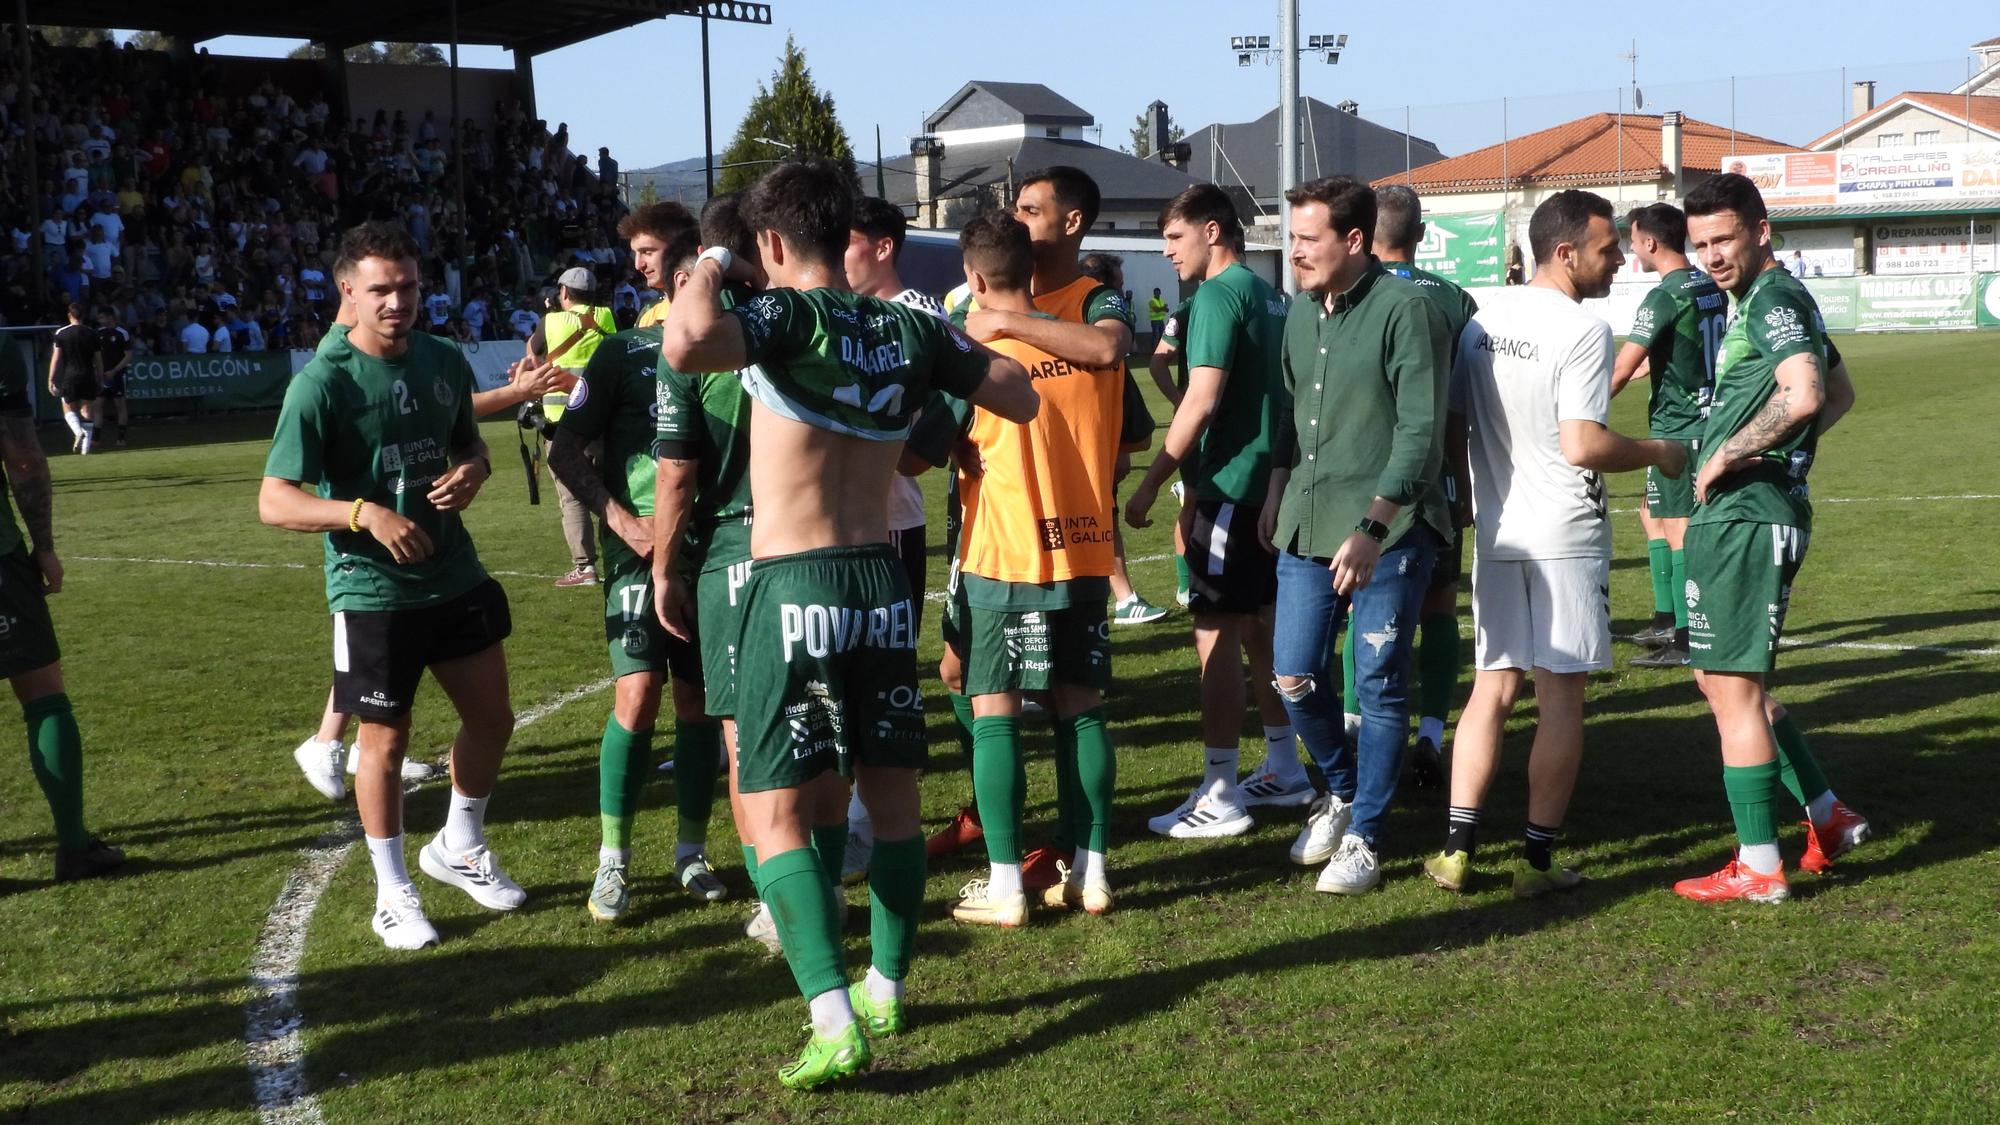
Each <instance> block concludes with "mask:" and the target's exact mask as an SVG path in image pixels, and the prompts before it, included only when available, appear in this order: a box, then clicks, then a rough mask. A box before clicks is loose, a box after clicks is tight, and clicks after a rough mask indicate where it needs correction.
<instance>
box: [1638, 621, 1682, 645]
mask: <svg viewBox="0 0 2000 1125" xmlns="http://www.w3.org/2000/svg"><path fill="white" fill-rule="evenodd" d="M1626 639H1627V640H1629V641H1631V642H1632V643H1633V644H1635V645H1645V646H1647V647H1648V648H1658V647H1659V646H1660V645H1668V644H1672V643H1674V619H1673V618H1671V617H1669V618H1667V623H1666V624H1665V625H1661V624H1659V623H1658V622H1655V623H1653V624H1651V625H1648V626H1646V627H1645V628H1644V629H1641V630H1639V631H1638V632H1636V633H1634V634H1632V635H1631V636H1630V637H1628V638H1626Z"/></svg>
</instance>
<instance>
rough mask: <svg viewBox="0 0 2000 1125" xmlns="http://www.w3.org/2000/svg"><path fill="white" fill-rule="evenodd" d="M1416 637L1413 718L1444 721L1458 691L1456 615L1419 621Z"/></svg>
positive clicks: (1432, 617)
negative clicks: (1415, 686) (1415, 687)
mask: <svg viewBox="0 0 2000 1125" xmlns="http://www.w3.org/2000/svg"><path fill="white" fill-rule="evenodd" d="M1418 627H1419V629H1420V630H1421V631H1420V632H1419V633H1418V634H1417V680H1418V682H1417V717H1418V718H1423V719H1444V718H1446V717H1447V716H1449V715H1450V714H1451V701H1452V697H1453V696H1454V695H1456V694H1457V692H1458V658H1459V641H1458V614H1456V613H1439V614H1435V615H1433V616H1430V617H1426V618H1424V619H1423V621H1422V622H1421V624H1420V625H1419V626H1418Z"/></svg>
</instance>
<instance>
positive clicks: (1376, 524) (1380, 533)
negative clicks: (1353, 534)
mask: <svg viewBox="0 0 2000 1125" xmlns="http://www.w3.org/2000/svg"><path fill="white" fill-rule="evenodd" d="M1354 530H1356V531H1358V532H1360V533H1361V534H1363V535H1366V536H1367V537H1368V538H1370V539H1373V540H1374V541H1375V542H1377V543H1380V542H1383V541H1384V540H1386V539H1388V538H1389V525H1388V524H1386V523H1383V522H1382V521H1381V520H1371V519H1369V518H1368V517H1367V516H1362V517H1361V522H1360V523H1357V524H1355V525H1354Z"/></svg>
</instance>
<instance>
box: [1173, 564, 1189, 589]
mask: <svg viewBox="0 0 2000 1125" xmlns="http://www.w3.org/2000/svg"><path fill="white" fill-rule="evenodd" d="M1174 592H1175V593H1177V594H1185V593H1187V592H1188V564H1187V556H1186V555H1175V556H1174Z"/></svg>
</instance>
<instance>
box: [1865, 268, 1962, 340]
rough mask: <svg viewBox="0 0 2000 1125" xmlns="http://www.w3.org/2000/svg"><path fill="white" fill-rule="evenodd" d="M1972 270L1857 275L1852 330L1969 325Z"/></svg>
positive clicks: (1901, 329)
mask: <svg viewBox="0 0 2000 1125" xmlns="http://www.w3.org/2000/svg"><path fill="white" fill-rule="evenodd" d="M1978 288H1979V278H1978V277H1977V275H1974V274H1969V273H1966V274H1936V275H1932V276H1929V277H1857V278H1855V279H1854V290H1855V325H1854V327H1855V330H1856V331H1859V332H1895V331H1910V330H1920V329H1921V330H1928V329H1938V328H1971V327H1973V326H1974V325H1975V324H1976V323H1977V320H1976V317H1975V315H1974V312H1973V309H1974V305H1975V302H1974V300H1973V296H1974V291H1975V290H1976V289H1978Z"/></svg>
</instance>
